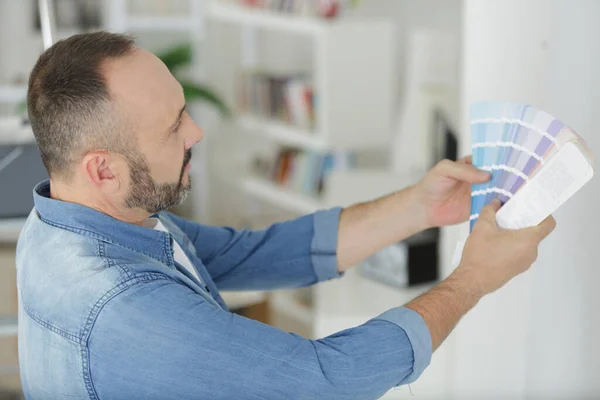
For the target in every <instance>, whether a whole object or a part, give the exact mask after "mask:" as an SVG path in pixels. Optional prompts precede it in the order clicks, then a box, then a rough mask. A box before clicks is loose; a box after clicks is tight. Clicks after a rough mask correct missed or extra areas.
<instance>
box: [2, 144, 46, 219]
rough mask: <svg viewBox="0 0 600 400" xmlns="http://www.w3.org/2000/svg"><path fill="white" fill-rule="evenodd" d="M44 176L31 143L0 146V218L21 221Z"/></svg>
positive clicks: (37, 154) (30, 206)
mask: <svg viewBox="0 0 600 400" xmlns="http://www.w3.org/2000/svg"><path fill="white" fill-rule="evenodd" d="M45 179H48V174H47V172H46V169H45V168H44V165H43V164H42V160H41V158H40V153H39V151H38V148H37V145H36V144H35V143H26V144H0V218H24V217H27V216H28V215H29V213H30V212H31V209H32V208H33V188H34V186H35V185H36V184H37V183H38V182H40V181H43V180H45Z"/></svg>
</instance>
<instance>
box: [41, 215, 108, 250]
mask: <svg viewBox="0 0 600 400" xmlns="http://www.w3.org/2000/svg"><path fill="white" fill-rule="evenodd" d="M38 216H39V218H40V219H41V220H42V221H44V222H45V223H47V224H48V225H51V226H54V227H56V228H59V229H64V230H67V231H71V232H75V233H79V234H83V235H87V236H90V237H92V238H94V239H98V240H102V241H105V242H108V243H111V244H112V243H113V240H112V239H110V238H109V237H106V236H104V235H101V234H99V233H96V232H92V231H90V230H88V229H83V228H77V227H74V226H71V225H67V224H62V223H60V222H56V221H52V220H50V219H48V218H46V217H44V216H43V215H42V214H40V213H39V212H38Z"/></svg>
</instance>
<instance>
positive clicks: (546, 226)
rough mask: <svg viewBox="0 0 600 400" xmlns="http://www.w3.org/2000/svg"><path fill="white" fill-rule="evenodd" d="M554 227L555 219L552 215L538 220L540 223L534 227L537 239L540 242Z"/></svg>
mask: <svg viewBox="0 0 600 400" xmlns="http://www.w3.org/2000/svg"><path fill="white" fill-rule="evenodd" d="M554 228H556V220H555V219H554V217H553V216H552V215H550V216H549V217H548V218H546V219H545V220H543V221H542V222H540V224H539V225H538V226H536V227H535V231H536V234H537V236H538V239H539V241H540V242H541V241H542V240H544V239H546V237H548V235H549V234H550V233H552V231H553V230H554Z"/></svg>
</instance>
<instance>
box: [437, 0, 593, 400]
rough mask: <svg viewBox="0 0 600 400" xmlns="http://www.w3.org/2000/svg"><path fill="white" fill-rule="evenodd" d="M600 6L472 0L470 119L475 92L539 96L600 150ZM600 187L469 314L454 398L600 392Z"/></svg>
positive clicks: (468, 16) (467, 64)
mask: <svg viewBox="0 0 600 400" xmlns="http://www.w3.org/2000/svg"><path fill="white" fill-rule="evenodd" d="M598 15H600V2H598V1H596V0H528V1H523V0H504V1H481V0H465V13H464V28H465V31H464V65H463V72H464V75H463V82H464V85H463V89H464V91H463V111H464V113H463V122H464V124H463V126H465V127H466V126H468V125H467V121H468V105H469V104H471V103H472V102H474V101H477V100H484V99H490V100H514V101H520V102H525V103H530V104H533V105H536V106H538V107H539V108H542V109H544V110H546V111H548V112H550V113H551V114H553V115H555V116H557V117H558V118H560V119H562V120H563V121H565V122H566V123H568V124H569V125H571V126H572V127H573V128H574V129H575V130H576V131H578V132H579V133H580V134H582V136H584V138H585V139H586V140H587V141H588V144H589V145H590V147H591V148H592V151H593V152H594V153H596V154H600V153H599V151H600V136H599V134H598V131H599V130H600V121H598V120H597V115H598V111H597V110H599V109H600V77H599V76H598V71H600V46H598V45H597V44H596V38H597V37H598V35H600V27H599V26H598V24H597V16H598ZM463 135H464V140H465V141H466V143H468V130H467V129H463ZM598 195H600V185H599V181H598V180H597V179H595V180H593V181H592V182H591V183H590V184H589V185H588V186H587V187H586V188H584V189H583V190H582V191H581V192H579V193H578V194H577V195H576V196H575V197H574V198H573V199H571V200H570V201H569V202H568V203H567V204H566V205H565V206H563V208H562V209H561V210H559V211H558V212H557V213H556V214H555V217H556V219H557V221H558V227H557V229H556V231H555V232H554V233H553V234H552V235H551V236H550V238H549V239H548V240H547V241H546V242H545V243H543V245H542V247H541V251H540V256H539V259H538V262H537V263H536V264H535V265H534V267H533V269H532V270H531V271H529V272H528V273H526V274H524V275H523V276H520V277H518V278H516V279H515V280H514V281H513V282H511V283H509V285H508V286H507V287H505V288H503V289H502V290H501V291H499V292H497V293H495V294H493V295H491V296H489V297H488V298H485V299H484V300H483V301H482V302H481V303H480V304H479V305H478V306H477V308H476V309H475V310H473V312H471V313H470V314H469V315H468V316H467V317H466V318H465V319H464V320H463V321H462V322H461V324H460V326H459V328H458V329H457V331H456V335H455V336H456V350H455V351H456V366H455V367H456V372H455V377H454V382H455V383H454V385H455V387H454V389H455V394H456V398H460V399H463V398H472V397H473V398H490V397H489V396H492V397H491V398H511V399H525V398H544V399H554V398H556V399H564V398H569V399H575V398H578V399H579V398H592V397H593V398H597V397H598V396H600V382H599V381H598V379H597V376H598V372H599V371H600V345H599V344H598V337H600V317H599V316H598V312H597V311H596V309H595V304H597V303H598V302H599V301H600V292H598V290H597V289H596V286H597V282H598V278H600V270H599V269H598V266H597V262H596V260H598V259H599V257H600V246H598V245H597V239H596V238H597V237H598V236H599V235H600V216H599V215H598V214H597V213H595V212H594V211H595V202H596V201H595V200H596V198H597V196H598ZM450 233H452V232H450ZM451 241H452V240H449V241H448V242H451Z"/></svg>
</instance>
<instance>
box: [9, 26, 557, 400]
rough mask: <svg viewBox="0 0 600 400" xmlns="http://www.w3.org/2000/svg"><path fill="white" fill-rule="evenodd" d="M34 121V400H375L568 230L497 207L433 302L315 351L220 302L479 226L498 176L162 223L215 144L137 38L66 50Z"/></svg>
mask: <svg viewBox="0 0 600 400" xmlns="http://www.w3.org/2000/svg"><path fill="white" fill-rule="evenodd" d="M28 107H29V116H30V119H31V123H32V127H33V130H34V133H35V136H36V140H37V143H38V145H39V148H40V152H41V155H42V159H43V161H44V164H45V166H46V168H47V170H48V173H49V175H50V181H46V182H42V183H40V184H39V185H37V187H36V188H35V190H34V198H35V208H34V210H33V211H32V213H31V215H30V216H29V218H28V221H27V223H26V225H25V227H24V229H23V232H22V233H21V237H20V240H19V244H18V255H17V268H18V287H19V327H20V332H19V356H20V368H21V378H22V382H23V388H24V392H25V394H26V396H27V397H28V398H30V399H53V398H57V399H58V398H85V399H188V398H189V399H199V398H202V399H238V398H244V399H245V398H248V399H259V398H260V399H294V398H299V399H359V398H360V399H370V398H377V397H379V396H381V395H382V394H384V393H385V392H386V391H387V390H389V389H390V388H392V387H394V386H397V385H400V384H406V383H410V382H413V381H414V380H415V379H417V377H418V376H419V375H420V374H421V372H422V371H423V370H424V369H425V367H426V366H427V365H428V364H429V361H430V357H431V353H432V351H433V350H435V349H436V348H437V347H438V346H439V345H440V344H441V343H442V341H443V340H444V339H445V338H446V336H447V335H448V334H449V333H450V331H451V330H452V329H453V327H454V326H455V324H456V323H457V322H458V320H459V319H460V318H461V316H462V315H464V314H465V313H466V312H467V311H468V310H469V309H471V308H472V307H473V306H474V305H475V304H476V303H477V302H478V300H479V299H480V298H481V297H482V296H484V295H486V294H487V293H490V292H492V291H494V290H496V289H498V288H499V287H501V286H502V285H503V284H504V283H506V282H507V281H509V280H510V279H511V278H512V277H513V276H515V275H517V274H519V273H521V272H523V271H525V270H526V269H527V268H528V267H529V266H530V265H531V264H532V262H533V261H534V260H535V258H536V252H537V246H538V244H539V243H540V241H541V240H542V239H543V238H544V237H546V236H547V235H548V234H549V233H550V232H551V231H552V229H553V228H554V224H555V223H554V220H553V219H552V218H551V217H550V218H549V219H548V220H546V221H544V222H543V223H542V224H540V226H538V227H533V228H529V229H524V230H520V231H510V232H509V231H503V230H501V229H499V228H498V226H497V225H496V223H495V211H497V209H498V208H499V204H496V203H494V204H492V205H490V206H488V207H486V208H485V209H484V210H483V212H482V213H481V216H480V218H479V221H478V223H477V225H476V226H475V229H474V231H473V233H472V235H471V236H470V237H469V240H468V241H467V244H466V246H465V249H464V253H463V258H462V260H461V263H460V266H459V267H458V268H457V269H456V270H455V271H454V272H453V273H452V275H451V276H450V277H449V278H448V279H446V280H445V281H444V282H442V283H440V284H439V285H438V286H437V287H436V288H434V289H433V290H431V291H430V292H429V293H427V294H424V295H423V296H421V297H419V298H417V299H415V300H413V301H411V302H410V303H408V304H407V305H405V306H404V307H398V308H393V309H390V310H389V311H387V312H385V313H383V314H382V315H379V316H374V318H373V319H372V320H370V321H368V322H367V323H365V324H363V325H361V326H358V327H355V328H353V329H348V330H346V331H343V332H340V333H337V334H334V335H332V336H329V337H326V338H323V339H320V340H307V339H304V338H302V337H299V336H298V335H295V334H293V333H287V332H283V331H281V330H278V329H276V328H274V327H270V326H267V325H264V324H261V323H259V322H257V321H253V320H249V319H246V318H243V317H241V316H238V315H235V314H232V313H230V312H229V311H228V309H227V306H226V305H225V304H224V303H223V300H222V298H221V297H220V296H219V290H221V289H228V290H245V289H252V290H256V289H264V290H269V289H276V288H283V287H300V286H306V285H311V284H314V283H317V282H319V281H324V280H327V279H331V278H335V277H338V276H340V275H341V274H342V273H343V272H344V271H345V270H346V269H347V268H348V267H350V266H352V265H355V264H356V263H358V262H359V261H360V260H363V259H364V258H366V257H367V256H369V255H371V254H372V253H374V252H375V251H377V250H380V249H382V248H384V247H385V246H388V245H390V244H392V243H394V242H397V241H399V240H402V239H404V238H406V237H408V236H411V235H413V234H415V233H417V232H419V231H421V230H424V229H426V228H429V227H433V226H443V225H449V224H456V223H459V222H462V221H465V220H466V219H467V218H468V216H469V199H470V187H471V184H472V183H478V182H484V181H486V180H487V179H489V175H488V174H487V173H485V172H483V171H479V170H477V169H476V168H474V167H473V166H472V165H469V162H468V159H467V160H463V161H462V162H460V163H453V162H450V161H444V162H441V163H440V164H438V165H437V166H436V167H435V168H433V169H432V170H431V171H430V172H429V173H428V174H427V175H426V176H425V177H424V179H423V180H422V181H421V182H419V183H418V184H417V185H415V186H413V187H410V188H407V189H405V190H402V191H400V192H398V193H394V194H391V195H389V196H386V197H383V198H381V199H377V200H374V201H372V202H369V203H364V204H357V205H355V206H352V207H349V208H346V209H343V210H342V209H339V208H334V209H331V210H325V211H320V212H317V213H315V214H313V215H308V216H304V217H302V218H299V219H296V220H293V221H289V222H285V223H281V224H276V225H273V226H272V227H270V228H268V229H266V230H264V231H235V230H233V229H229V228H222V227H212V226H202V225H198V224H196V223H193V222H190V221H186V220H183V219H181V218H178V217H176V216H174V215H172V214H169V213H167V212H164V211H162V210H165V209H167V208H169V207H171V206H174V205H176V204H179V203H180V202H181V201H183V200H184V199H185V197H186V195H187V193H188V192H189V188H190V178H189V175H188V171H189V165H190V164H189V162H190V158H191V148H192V146H193V145H194V144H196V143H198V142H199V141H200V140H201V139H202V136H203V133H202V131H201V130H200V128H198V127H197V126H196V125H195V123H194V122H193V121H192V120H191V118H190V117H189V115H188V114H187V112H186V109H185V104H184V97H183V93H182V89H181V86H180V85H179V84H178V82H177V81H176V80H175V79H174V78H173V76H171V74H170V73H169V71H168V70H167V68H166V67H165V66H164V65H163V64H162V63H161V62H160V60H158V59H157V58H156V57H155V56H153V55H152V54H151V53H149V52H147V51H144V50H142V49H140V48H137V47H135V45H134V43H133V42H132V41H131V40H130V39H129V38H128V37H125V36H121V35H116V34H109V33H93V34H83V35H77V36H73V37H71V38H69V39H66V40H64V41H61V42H59V43H57V44H55V45H54V46H53V47H51V48H50V49H48V50H47V51H46V52H45V53H44V54H42V55H41V57H40V58H39V60H38V62H37V64H36V66H35V67H34V69H33V71H32V73H31V77H30V81H29V92H28ZM357 295H368V294H360V293H357Z"/></svg>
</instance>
